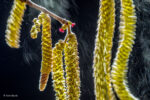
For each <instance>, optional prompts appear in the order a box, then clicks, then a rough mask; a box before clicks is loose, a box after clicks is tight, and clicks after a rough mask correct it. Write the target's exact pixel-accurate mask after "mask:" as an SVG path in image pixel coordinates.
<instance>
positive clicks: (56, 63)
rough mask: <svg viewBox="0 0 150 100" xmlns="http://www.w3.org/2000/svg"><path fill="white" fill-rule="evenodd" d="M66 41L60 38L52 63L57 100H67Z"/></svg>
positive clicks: (54, 49) (54, 50)
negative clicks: (64, 52) (64, 59)
mask: <svg viewBox="0 0 150 100" xmlns="http://www.w3.org/2000/svg"><path fill="white" fill-rule="evenodd" d="M63 49H64V43H63V41H62V40H59V42H58V43H57V44H55V47H54V48H53V54H52V55H53V56H52V57H53V63H52V79H53V86H54V90H55V92H56V94H55V95H56V100H67V99H66V96H67V95H66V87H65V78H64V70H63V55H62V52H63Z"/></svg>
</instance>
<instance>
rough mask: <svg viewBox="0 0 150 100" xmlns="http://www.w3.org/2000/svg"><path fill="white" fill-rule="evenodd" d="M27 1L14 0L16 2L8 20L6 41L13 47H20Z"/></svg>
mask: <svg viewBox="0 0 150 100" xmlns="http://www.w3.org/2000/svg"><path fill="white" fill-rule="evenodd" d="M25 9H26V3H25V2H22V1H21V0H14V4H13V7H12V10H11V13H10V16H9V18H8V21H7V28H6V35H5V37H6V42H7V44H8V45H9V46H10V47H11V48H19V46H20V45H19V42H20V40H19V39H20V29H21V23H22V20H23V15H24V10H25Z"/></svg>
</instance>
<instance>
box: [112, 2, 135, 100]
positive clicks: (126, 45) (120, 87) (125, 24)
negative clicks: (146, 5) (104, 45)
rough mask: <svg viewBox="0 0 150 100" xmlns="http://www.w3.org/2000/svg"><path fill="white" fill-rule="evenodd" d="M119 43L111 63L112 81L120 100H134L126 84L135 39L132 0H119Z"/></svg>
mask: <svg viewBox="0 0 150 100" xmlns="http://www.w3.org/2000/svg"><path fill="white" fill-rule="evenodd" d="M121 6H122V8H121V22H120V33H121V38H120V39H121V43H120V45H119V47H118V51H117V55H116V58H115V60H114V62H113V65H112V72H111V73H112V82H113V86H114V89H115V91H116V93H117V95H118V97H119V98H120V100H136V98H135V97H134V96H133V95H132V94H131V93H130V91H129V89H128V86H127V70H128V68H127V66H128V60H129V55H130V52H131V51H132V47H133V44H134V39H135V30H136V29H135V28H136V15H135V7H134V4H133V1H132V0H121Z"/></svg>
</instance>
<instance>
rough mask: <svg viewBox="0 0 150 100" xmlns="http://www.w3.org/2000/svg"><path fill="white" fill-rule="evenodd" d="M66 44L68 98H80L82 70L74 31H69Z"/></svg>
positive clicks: (68, 99) (71, 99) (77, 99)
mask: <svg viewBox="0 0 150 100" xmlns="http://www.w3.org/2000/svg"><path fill="white" fill-rule="evenodd" d="M67 38H68V41H67V42H66V44H65V48H64V54H65V65H66V85H67V95H68V97H67V100H79V98H80V75H79V74H80V72H79V56H78V48H77V45H78V44H77V39H76V36H75V34H74V33H69V34H68V36H67Z"/></svg>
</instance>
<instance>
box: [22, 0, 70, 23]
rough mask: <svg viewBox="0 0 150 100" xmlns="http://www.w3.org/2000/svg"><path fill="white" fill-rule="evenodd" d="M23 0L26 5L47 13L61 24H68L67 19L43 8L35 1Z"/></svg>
mask: <svg viewBox="0 0 150 100" xmlns="http://www.w3.org/2000/svg"><path fill="white" fill-rule="evenodd" d="M25 2H26V3H27V5H28V6H30V7H32V8H35V9H37V10H40V11H42V12H44V13H47V14H49V16H51V17H53V18H54V19H56V20H57V21H59V22H60V23H61V24H68V21H67V20H66V19H64V18H61V17H59V16H57V15H56V14H54V13H52V12H50V11H49V10H47V9H46V8H44V7H42V6H39V5H37V4H36V3H34V2H32V1H31V0H25Z"/></svg>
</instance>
